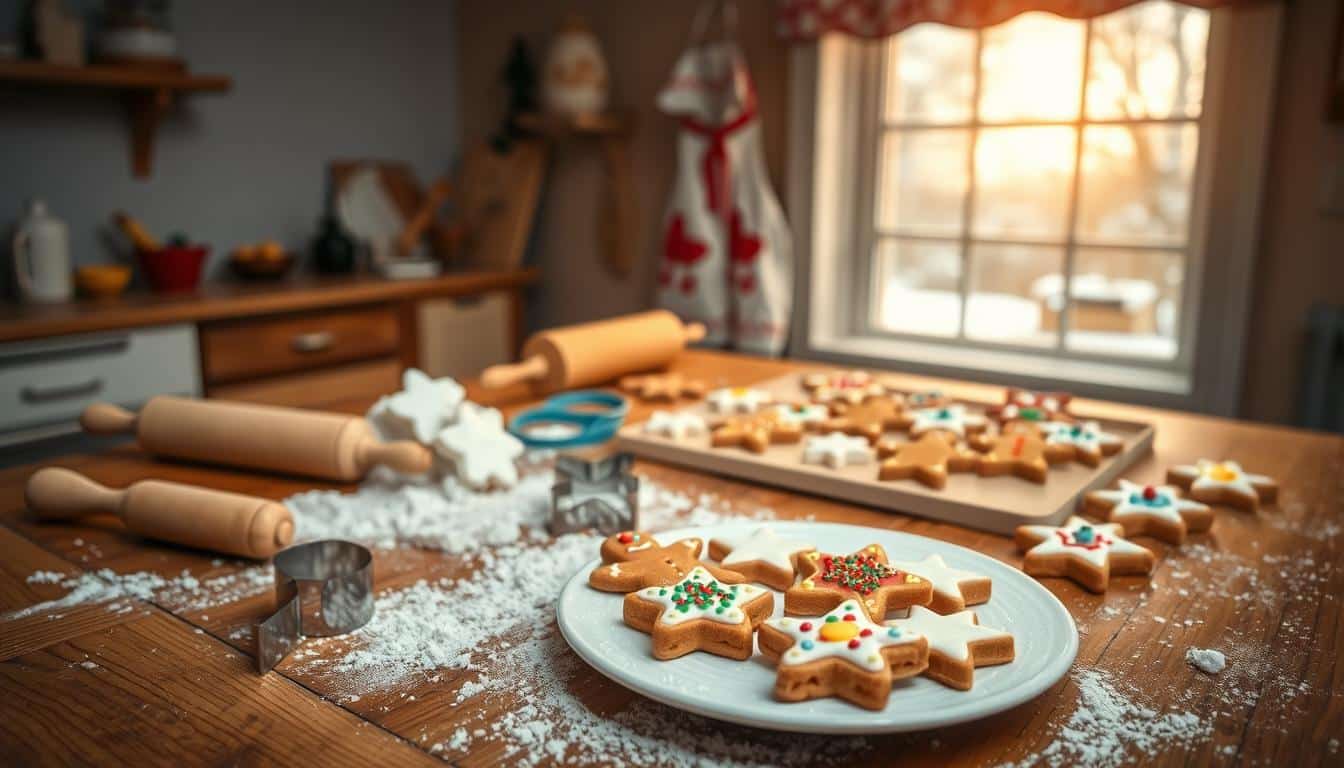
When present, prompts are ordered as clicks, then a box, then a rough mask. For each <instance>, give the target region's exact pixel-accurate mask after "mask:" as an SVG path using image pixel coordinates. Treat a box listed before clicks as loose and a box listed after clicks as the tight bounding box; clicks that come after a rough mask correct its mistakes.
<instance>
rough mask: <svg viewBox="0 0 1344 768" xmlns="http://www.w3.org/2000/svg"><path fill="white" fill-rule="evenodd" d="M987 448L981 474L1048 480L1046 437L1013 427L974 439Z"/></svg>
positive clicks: (1034, 480) (982, 460)
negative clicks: (988, 436) (1046, 478)
mask: <svg viewBox="0 0 1344 768" xmlns="http://www.w3.org/2000/svg"><path fill="white" fill-rule="evenodd" d="M974 445H975V447H976V448H978V449H980V450H982V451H984V452H985V453H984V455H983V456H981V457H980V468H979V469H980V476H981V477H1000V476H1002V475H1008V474H1012V475H1016V476H1017V477H1020V478H1022V479H1023V480H1030V481H1031V482H1033V483H1044V482H1045V476H1046V473H1047V472H1048V471H1049V469H1050V465H1049V463H1048V462H1047V461H1046V460H1045V441H1043V440H1042V439H1041V438H1040V436H1039V435H1037V434H1034V433H1033V432H1032V431H1031V430H1027V429H1021V428H1019V429H1013V430H1011V431H1009V432H1006V433H1004V434H1002V435H999V436H998V437H993V438H981V439H979V440H977V441H976V442H975V443H974Z"/></svg>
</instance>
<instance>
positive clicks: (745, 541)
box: [714, 526, 816, 573]
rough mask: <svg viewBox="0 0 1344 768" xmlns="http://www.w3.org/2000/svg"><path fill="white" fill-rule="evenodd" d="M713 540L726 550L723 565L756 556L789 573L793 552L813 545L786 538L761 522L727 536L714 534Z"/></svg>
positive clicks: (811, 547) (810, 548)
mask: <svg viewBox="0 0 1344 768" xmlns="http://www.w3.org/2000/svg"><path fill="white" fill-rule="evenodd" d="M714 541H715V542H717V543H718V544H719V545H721V546H722V547H723V548H724V549H727V550H729V552H728V554H727V555H726V556H724V558H723V560H722V563H723V564H724V565H737V564H738V563H750V562H755V561H757V560H759V561H761V562H763V563H769V564H770V565H773V566H774V567H776V568H778V569H780V570H782V571H786V572H788V573H793V556H794V555H795V554H797V553H799V552H811V551H812V550H814V549H816V547H815V546H813V545H812V544H809V543H808V542H806V541H800V540H798V539H786V538H784V537H782V536H780V535H779V534H777V533H775V531H774V529H773V528H770V527H769V526H761V527H760V528H756V529H753V530H751V531H747V532H744V533H738V534H732V535H728V536H715V537H714Z"/></svg>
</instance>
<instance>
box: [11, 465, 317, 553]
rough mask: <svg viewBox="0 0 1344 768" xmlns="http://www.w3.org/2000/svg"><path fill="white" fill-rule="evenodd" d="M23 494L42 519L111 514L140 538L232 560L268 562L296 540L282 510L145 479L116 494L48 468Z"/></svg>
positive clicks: (236, 495) (229, 495) (238, 497)
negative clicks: (240, 558)
mask: <svg viewBox="0 0 1344 768" xmlns="http://www.w3.org/2000/svg"><path fill="white" fill-rule="evenodd" d="M24 495H25V498H26V499H27V502H28V509H30V510H32V512H33V513H34V514H36V515H37V516H38V518H39V519H42V520H64V519H68V518H72V517H80V516H83V515H91V514H99V513H101V514H113V515H116V516H117V517H120V518H121V520H122V522H124V523H125V524H126V528H127V530H130V531H134V532H135V533H138V534H140V535H141V536H145V537H148V538H151V539H160V540H163V541H170V542H173V543H174V544H185V545H186V546H189V547H197V548H199V549H209V550H214V551H216V552H223V553H226V554H230V555H241V556H243V557H256V558H263V559H264V558H267V557H270V556H271V555H274V554H275V553H276V552H278V551H280V550H281V549H284V548H285V547H287V546H289V543H290V542H291V541H293V540H294V518H293V517H291V516H290V514H289V510H288V509H286V508H285V507H284V505H281V504H277V503H275V502H273V501H267V500H266V499H259V498H256V497H255V496H244V495H242V494H239V493H226V492H224V491H212V490H210V489H208V488H198V487H196V486H194V485H183V484H181V483H168V482H163V481H160V480H141V481H140V482H138V483H132V484H131V485H130V486H129V487H128V488H126V489H125V490H121V491H118V490H114V489H112V488H107V487H105V486H102V485H99V484H98V483H95V482H94V481H92V480H90V479H88V478H87V477H85V476H83V475H81V474H79V473H78V472H71V471H70V470H68V469H60V468H58V467H48V468H46V469H39V470H38V471H37V472H35V473H33V476H32V477H30V478H28V487H27V488H26V490H25V493H24Z"/></svg>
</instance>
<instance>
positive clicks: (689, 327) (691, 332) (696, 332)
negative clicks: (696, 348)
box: [685, 323, 709, 344]
mask: <svg viewBox="0 0 1344 768" xmlns="http://www.w3.org/2000/svg"><path fill="white" fill-rule="evenodd" d="M685 331H686V343H687V344H694V343H696V342H697V341H700V340H701V339H703V338H705V334H706V333H708V332H709V331H708V329H706V328H705V324H704V323H687V324H686V328H685Z"/></svg>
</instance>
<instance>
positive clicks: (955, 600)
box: [891, 555, 993, 613]
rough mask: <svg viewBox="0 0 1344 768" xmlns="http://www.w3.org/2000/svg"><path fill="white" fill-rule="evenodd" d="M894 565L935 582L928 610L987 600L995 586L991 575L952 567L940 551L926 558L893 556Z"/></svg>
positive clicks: (956, 608)
mask: <svg viewBox="0 0 1344 768" xmlns="http://www.w3.org/2000/svg"><path fill="white" fill-rule="evenodd" d="M891 565H892V567H893V568H899V569H901V570H902V571H905V572H906V573H913V574H914V575H916V576H918V577H920V578H921V579H924V580H925V581H927V582H929V584H931V585H932V586H933V600H932V601H931V602H930V603H929V610H931V611H934V612H935V613H956V612H957V611H963V610H965V609H966V606H968V605H979V604H981V603H987V602H989V595H990V591H991V590H992V589H993V582H991V581H990V580H989V577H988V576H986V575H984V574H983V573H976V572H975V571H963V570H961V569H959V568H953V567H952V566H950V565H948V564H947V563H946V562H945V561H944V560H943V558H942V557H941V556H940V555H929V556H927V557H925V558H924V559H923V560H892V561H891Z"/></svg>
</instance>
